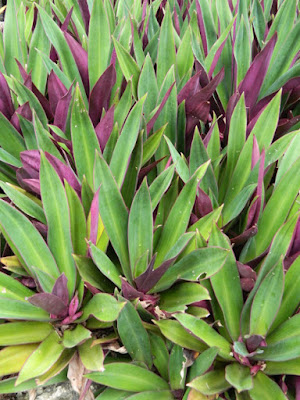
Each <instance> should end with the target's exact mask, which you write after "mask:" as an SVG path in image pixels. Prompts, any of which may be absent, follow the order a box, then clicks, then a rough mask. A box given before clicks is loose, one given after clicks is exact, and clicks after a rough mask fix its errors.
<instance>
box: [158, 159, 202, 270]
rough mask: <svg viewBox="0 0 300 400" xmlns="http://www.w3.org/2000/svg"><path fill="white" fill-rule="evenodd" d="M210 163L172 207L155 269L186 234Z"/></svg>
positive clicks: (191, 181)
mask: <svg viewBox="0 0 300 400" xmlns="http://www.w3.org/2000/svg"><path fill="white" fill-rule="evenodd" d="M208 164H209V162H207V163H205V164H203V165H201V166H200V167H199V168H198V169H197V171H196V172H195V173H194V175H193V176H192V177H191V179H190V180H189V181H188V182H187V183H186V184H185V186H184V187H183V189H182V190H181V192H180V194H179V196H178V198H177V199H176V201H175V204H174V206H173V207H172V209H171V211H170V214H169V216H168V218H167V221H166V223H165V226H164V227H163V231H162V233H161V236H160V240H159V243H158V245H157V247H156V249H155V252H157V254H158V255H157V258H156V261H155V265H154V268H157V267H158V266H159V265H160V264H161V263H162V261H163V260H164V258H165V255H166V254H167V253H168V251H169V250H170V248H171V247H172V246H173V245H174V244H175V243H176V241H177V240H178V239H179V237H180V236H181V235H182V234H183V233H184V232H185V230H186V228H187V226H188V222H189V219H190V215H191V211H192V208H193V205H194V202H195V198H196V190H197V186H198V184H199V181H200V180H201V178H202V177H203V176H204V174H205V172H206V170H207V167H208Z"/></svg>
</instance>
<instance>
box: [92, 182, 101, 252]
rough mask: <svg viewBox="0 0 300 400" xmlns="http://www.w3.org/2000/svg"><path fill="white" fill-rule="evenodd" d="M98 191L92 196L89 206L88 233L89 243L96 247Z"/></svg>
mask: <svg viewBox="0 0 300 400" xmlns="http://www.w3.org/2000/svg"><path fill="white" fill-rule="evenodd" d="M99 190H100V188H99V189H98V190H97V192H96V193H95V195H94V198H93V200H92V204H91V211H90V213H91V232H90V241H91V242H92V243H93V244H94V245H96V244H97V236H98V223H99Z"/></svg>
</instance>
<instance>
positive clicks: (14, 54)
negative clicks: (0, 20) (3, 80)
mask: <svg viewBox="0 0 300 400" xmlns="http://www.w3.org/2000/svg"><path fill="white" fill-rule="evenodd" d="M20 7H21V0H15V1H11V2H9V3H8V5H7V9H6V13H5V18H6V21H7V23H6V24H5V25H4V30H3V44H4V49H5V53H4V63H5V69H6V71H7V73H8V74H9V75H14V76H16V77H19V76H20V72H19V68H18V66H17V63H16V61H15V59H17V60H19V61H20V62H21V64H23V65H24V64H25V60H24V55H25V54H26V53H27V49H26V47H27V46H26V40H25V36H24V33H25V29H24V28H25V27H24V26H22V20H21V18H20V17H22V16H23V15H20V14H22V11H21V10H20V11H19V9H20ZM18 11H19V13H18Z"/></svg>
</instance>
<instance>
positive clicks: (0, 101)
mask: <svg viewBox="0 0 300 400" xmlns="http://www.w3.org/2000/svg"><path fill="white" fill-rule="evenodd" d="M0 88H1V90H0V112H2V114H3V115H4V116H5V117H6V118H7V119H8V120H10V118H11V116H12V115H13V113H14V112H15V109H14V106H13V103H12V100H11V96H10V90H9V87H8V84H7V82H6V79H5V78H4V75H3V74H2V72H1V71H0Z"/></svg>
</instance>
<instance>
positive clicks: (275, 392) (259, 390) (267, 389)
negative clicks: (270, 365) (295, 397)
mask: <svg viewBox="0 0 300 400" xmlns="http://www.w3.org/2000/svg"><path fill="white" fill-rule="evenodd" d="M249 394H250V397H251V399H252V400H261V399H264V400H274V399H276V400H287V397H286V396H285V395H284V394H283V391H282V390H281V389H280V387H279V386H278V385H277V383H276V382H274V381H273V380H272V379H270V378H268V377H267V376H266V375H265V374H264V373H263V372H260V371H259V372H258V373H257V375H255V377H254V378H253V389H251V390H250V391H249Z"/></svg>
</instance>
